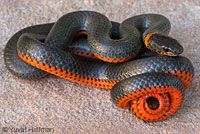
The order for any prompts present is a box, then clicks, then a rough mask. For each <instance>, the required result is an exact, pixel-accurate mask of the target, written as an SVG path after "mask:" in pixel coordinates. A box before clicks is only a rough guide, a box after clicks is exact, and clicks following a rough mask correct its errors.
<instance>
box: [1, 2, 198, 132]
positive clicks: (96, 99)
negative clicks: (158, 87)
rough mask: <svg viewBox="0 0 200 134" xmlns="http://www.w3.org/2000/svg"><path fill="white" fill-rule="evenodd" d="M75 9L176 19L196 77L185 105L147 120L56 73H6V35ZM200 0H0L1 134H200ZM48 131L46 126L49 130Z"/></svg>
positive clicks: (115, 16) (116, 16) (118, 17)
mask: <svg viewBox="0 0 200 134" xmlns="http://www.w3.org/2000/svg"><path fill="white" fill-rule="evenodd" d="M76 10H93V11H98V12H101V13H103V14H105V15H106V16H108V17H109V18H110V20H115V21H119V22H121V21H123V20H124V19H126V18H128V17H131V16H134V15H138V14H142V13H160V14H163V15H165V16H167V17H168V18H169V20H170V21H171V22H172V30H171V33H170V35H171V36H172V37H174V38H176V39H177V40H178V41H179V42H180V43H181V44H182V45H183V46H184V48H185V51H184V53H183V55H184V56H186V57H188V58H189V59H190V60H191V61H192V63H193V65H194V68H195V78H194V81H193V83H192V85H191V86H190V88H189V89H188V90H187V91H186V92H185V98H184V103H183V105H182V107H181V108H180V109H179V110H178V112H177V113H176V114H175V115H174V116H172V117H171V118H169V119H167V120H165V121H161V122H157V123H145V122H143V121H142V120H140V119H138V118H137V117H135V116H134V115H132V114H131V113H130V112H129V111H128V110H122V109H119V108H117V107H115V106H114V105H113V104H112V102H111V98H110V91H109V90H102V89H99V88H94V87H90V86H86V85H81V84H77V83H74V82H70V81H68V80H65V79H61V78H58V77H56V76H52V75H50V76H48V77H46V78H44V79H42V80H38V81H28V80H22V79H19V78H17V77H15V76H13V75H11V73H9V72H8V70H7V69H6V67H5V65H4V61H3V50H4V48H5V44H6V42H7V41H8V39H9V38H10V37H11V36H12V35H13V34H14V33H15V32H17V31H18V30H20V29H21V28H24V27H26V26H31V25H35V24H40V23H47V22H54V21H56V20H57V19H58V18H59V17H60V16H62V15H64V14H66V13H69V12H71V11H76ZM199 14H200V1H199V0H179V2H178V1H177V2H174V1H173V0H168V1H162V0H141V1H139V0H138V1H137V0H135V1H134V0H132V1H131V0H121V1H120V0H112V1H110V0H99V1H97V0H96V1H95V0H82V1H81V2H80V1H79V0H65V1H64V0H62V1H61V0H60V1H59V0H37V1H33V0H1V1H0V85H1V86H0V133H3V131H6V128H7V131H8V133H12V131H14V129H15V130H16V128H21V129H23V128H24V129H25V127H26V129H27V130H30V132H29V133H31V131H32V130H33V131H34V130H35V131H37V130H39V127H40V128H49V129H48V130H49V132H46V133H51V132H53V130H54V132H53V133H70V134H71V133H92V134H94V133H95V134H98V133H144V134H147V133H148V134H149V133H173V134H175V133H182V134H184V133H187V134H192V133H196V134H197V133H200V97H199V96H200V90H199V88H200V84H199V81H200V68H199V66H200V59H199V57H200V54H199V52H200V45H199V42H200V38H199V35H200V23H199V22H200V16H199ZM46 131H47V129H46Z"/></svg>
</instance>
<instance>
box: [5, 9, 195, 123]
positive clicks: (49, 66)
mask: <svg viewBox="0 0 200 134" xmlns="http://www.w3.org/2000/svg"><path fill="white" fill-rule="evenodd" d="M158 22H159V23H158ZM111 28H112V24H111V22H110V21H109V20H108V19H107V18H106V17H105V16H103V15H101V14H99V13H96V12H88V11H82V12H73V13H70V14H67V15H65V16H63V17H61V18H60V19H59V20H58V21H57V22H56V23H55V24H53V23H51V24H44V25H38V26H33V27H29V28H25V29H24V30H22V31H19V32H18V33H16V34H15V35H14V36H13V37H12V38H11V39H10V40H9V42H8V43H7V45H6V48H5V52H4V60H5V64H6V66H7V68H8V70H9V71H11V73H13V74H14V75H16V76H18V77H21V78H27V79H37V78H40V77H44V76H45V75H46V74H47V73H46V72H48V73H51V74H54V75H57V76H59V77H62V78H65V79H68V80H72V81H74V82H78V83H82V84H86V85H90V86H94V87H100V88H106V89H112V90H111V98H112V101H113V102H114V103H115V104H116V105H117V106H118V107H120V108H128V109H132V110H133V113H135V114H136V116H137V117H139V118H140V119H142V120H144V121H149V122H151V121H159V120H163V119H166V118H168V117H169V116H171V115H172V114H174V113H175V112H176V111H177V109H178V108H179V107H180V105H181V102H182V97H183V92H184V89H186V88H188V87H189V86H190V84H191V82H192V80H193V76H194V69H193V66H192V63H191V62H190V60H189V59H187V58H186V57H183V56H176V57H169V56H161V55H157V56H153V57H147V58H142V59H136V60H130V61H127V60H129V59H130V58H132V57H134V56H135V55H136V54H137V53H138V52H139V50H140V48H141V47H142V41H141V40H143V41H144V40H145V37H146V36H147V35H148V34H149V33H152V32H159V33H162V34H166V33H168V32H169V29H170V23H169V22H168V21H167V20H166V18H165V17H162V16H161V15H156V14H145V15H139V16H136V17H133V18H130V19H127V20H125V21H124V22H122V24H121V25H120V28H119V29H120V30H119V31H120V32H119V38H120V39H118V40H113V39H111V38H110V36H111V35H110V31H111ZM39 29H40V30H39ZM38 30H39V31H38ZM80 31H87V33H88V39H87V40H88V46H89V48H90V51H91V53H93V54H94V55H95V56H96V57H98V58H100V59H101V60H103V61H100V60H96V59H91V58H88V57H83V56H79V55H75V54H73V53H70V52H66V51H64V49H65V48H66V47H68V46H67V44H70V41H71V40H72V39H73V37H74V36H75V35H76V34H77V33H78V32H80ZM141 31H144V33H143V34H142V35H141ZM22 33H25V34H22ZM35 34H40V35H35ZM42 35H46V36H44V37H42ZM43 42H44V43H43ZM132 44H135V45H132ZM21 59H22V60H21ZM24 61H25V62H24ZM105 61H108V62H110V61H112V62H113V63H118V62H124V61H127V62H124V63H118V64H113V63H108V62H105ZM16 62H17V64H16ZM27 63H28V64H27ZM41 70H43V71H41ZM30 72H32V73H30ZM149 98H154V99H157V100H158V106H157V107H156V109H154V108H152V106H150V105H149V104H150V102H151V101H152V100H151V99H149ZM147 100H148V101H150V102H149V103H148V102H147Z"/></svg>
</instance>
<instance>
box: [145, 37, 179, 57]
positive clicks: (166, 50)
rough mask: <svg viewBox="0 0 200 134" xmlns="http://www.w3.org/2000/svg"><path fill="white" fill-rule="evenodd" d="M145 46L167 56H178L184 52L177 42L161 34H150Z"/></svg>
mask: <svg viewBox="0 0 200 134" xmlns="http://www.w3.org/2000/svg"><path fill="white" fill-rule="evenodd" d="M145 45H146V47H147V48H148V49H150V50H153V51H155V52H157V53H159V54H162V55H167V56H178V55H179V54H181V53H182V52H183V47H182V46H181V45H180V43H179V42H178V41H177V40H175V39H173V38H172V37H169V36H166V35H162V34H159V33H153V34H148V35H147V36H146V38H145Z"/></svg>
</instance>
